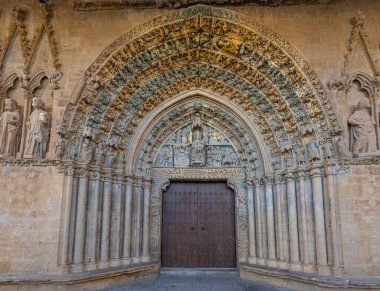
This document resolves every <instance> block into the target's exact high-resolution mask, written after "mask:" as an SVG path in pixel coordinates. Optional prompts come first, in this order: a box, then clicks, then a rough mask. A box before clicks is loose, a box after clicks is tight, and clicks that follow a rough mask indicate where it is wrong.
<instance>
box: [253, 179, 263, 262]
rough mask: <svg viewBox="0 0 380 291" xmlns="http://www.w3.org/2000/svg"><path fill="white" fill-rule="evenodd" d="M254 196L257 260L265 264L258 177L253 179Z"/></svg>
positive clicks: (260, 193)
mask: <svg viewBox="0 0 380 291" xmlns="http://www.w3.org/2000/svg"><path fill="white" fill-rule="evenodd" d="M254 183H255V196H256V221H257V224H256V229H257V243H258V258H259V259H258V260H257V262H258V263H259V264H265V254H264V246H263V242H264V238H263V219H264V214H263V208H262V203H261V200H262V196H263V193H262V192H263V191H262V189H261V180H260V179H255V180H254Z"/></svg>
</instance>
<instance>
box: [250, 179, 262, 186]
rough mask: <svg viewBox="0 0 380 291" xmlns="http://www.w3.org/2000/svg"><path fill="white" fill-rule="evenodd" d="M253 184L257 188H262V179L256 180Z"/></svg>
mask: <svg viewBox="0 0 380 291" xmlns="http://www.w3.org/2000/svg"><path fill="white" fill-rule="evenodd" d="M252 182H253V184H254V185H255V186H256V187H260V185H261V184H262V183H261V178H255V179H253V180H252Z"/></svg>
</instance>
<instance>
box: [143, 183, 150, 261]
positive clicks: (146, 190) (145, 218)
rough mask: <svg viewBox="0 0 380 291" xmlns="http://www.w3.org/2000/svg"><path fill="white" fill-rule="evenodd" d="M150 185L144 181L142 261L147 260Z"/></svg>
mask: <svg viewBox="0 0 380 291" xmlns="http://www.w3.org/2000/svg"><path fill="white" fill-rule="evenodd" d="M150 187H151V182H150V181H145V182H144V212H143V237H142V239H143V242H142V256H143V261H149V259H150V255H149V222H150V221H149V218H150V216H149V209H150Z"/></svg>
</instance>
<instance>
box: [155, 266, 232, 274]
mask: <svg viewBox="0 0 380 291" xmlns="http://www.w3.org/2000/svg"><path fill="white" fill-rule="evenodd" d="M238 274H239V272H238V270H237V269H236V268H161V271H160V275H188V276H194V275H224V276H225V275H234V276H238Z"/></svg>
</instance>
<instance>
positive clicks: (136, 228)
mask: <svg viewBox="0 0 380 291" xmlns="http://www.w3.org/2000/svg"><path fill="white" fill-rule="evenodd" d="M142 196H143V188H142V179H141V177H138V178H136V179H135V183H134V185H133V200H132V201H133V210H132V260H133V261H134V262H136V263H138V262H140V253H141V244H140V243H141V214H142Z"/></svg>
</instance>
